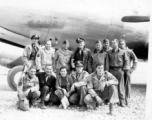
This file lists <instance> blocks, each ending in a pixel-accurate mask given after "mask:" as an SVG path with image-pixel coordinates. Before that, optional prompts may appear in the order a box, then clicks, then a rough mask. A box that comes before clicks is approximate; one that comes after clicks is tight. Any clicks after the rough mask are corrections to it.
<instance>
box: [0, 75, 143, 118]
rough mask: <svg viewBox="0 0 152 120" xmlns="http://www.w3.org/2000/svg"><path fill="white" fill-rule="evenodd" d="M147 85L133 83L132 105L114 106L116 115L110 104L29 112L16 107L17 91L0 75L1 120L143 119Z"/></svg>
mask: <svg viewBox="0 0 152 120" xmlns="http://www.w3.org/2000/svg"><path fill="white" fill-rule="evenodd" d="M145 94H146V85H145V84H134V85H132V92H131V99H130V102H131V103H130V107H125V108H122V107H119V106H116V105H115V106H114V115H113V116H109V115H107V113H108V112H109V109H108V106H101V107H99V108H98V109H97V110H88V111H86V112H80V111H79V109H78V108H76V107H75V108H69V109H68V110H63V109H59V108H57V107H51V108H48V109H46V110H41V109H39V108H31V109H30V110H29V111H27V112H23V111H20V110H18V109H17V108H16V101H17V93H16V92H14V91H12V90H11V89H10V88H9V87H8V85H7V80H6V75H2V74H1V75H0V98H1V99H0V120H23V119H26V120H27V119H29V120H34V119H38V120H42V119H43V120H51V119H54V120H58V119H63V120H69V119H71V120H88V119H92V120H143V119H144V117H145V101H146V96H145Z"/></svg>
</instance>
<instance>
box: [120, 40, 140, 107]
mask: <svg viewBox="0 0 152 120" xmlns="http://www.w3.org/2000/svg"><path fill="white" fill-rule="evenodd" d="M119 47H120V48H121V49H122V50H124V51H126V53H127V57H128V60H129V66H130V69H129V70H128V71H125V72H124V82H125V93H126V95H125V102H126V105H128V104H129V103H128V98H130V92H131V74H132V72H133V71H134V70H135V69H136V68H137V63H138V59H137V57H136V55H135V54H134V52H133V51H132V50H131V49H129V48H128V47H127V46H126V41H125V40H124V39H121V40H120V41H119ZM131 63H132V65H131Z"/></svg>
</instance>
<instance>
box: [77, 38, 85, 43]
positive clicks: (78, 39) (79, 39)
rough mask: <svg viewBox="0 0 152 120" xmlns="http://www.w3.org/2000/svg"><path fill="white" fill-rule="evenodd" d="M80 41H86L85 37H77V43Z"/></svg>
mask: <svg viewBox="0 0 152 120" xmlns="http://www.w3.org/2000/svg"><path fill="white" fill-rule="evenodd" d="M80 42H85V39H83V38H77V39H76V43H80Z"/></svg>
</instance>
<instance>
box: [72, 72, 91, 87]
mask: <svg viewBox="0 0 152 120" xmlns="http://www.w3.org/2000/svg"><path fill="white" fill-rule="evenodd" d="M88 76H89V74H88V72H86V71H84V70H83V71H82V73H80V75H79V76H78V77H77V72H72V73H71V74H70V77H71V80H72V82H73V83H78V88H80V87H81V86H84V85H86V84H87V81H86V78H87V77H88Z"/></svg>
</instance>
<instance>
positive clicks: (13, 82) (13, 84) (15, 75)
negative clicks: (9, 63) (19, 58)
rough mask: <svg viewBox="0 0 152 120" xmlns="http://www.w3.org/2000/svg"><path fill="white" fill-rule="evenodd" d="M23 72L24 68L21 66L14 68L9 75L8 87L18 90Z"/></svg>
mask: <svg viewBox="0 0 152 120" xmlns="http://www.w3.org/2000/svg"><path fill="white" fill-rule="evenodd" d="M22 70H23V66H21V65H20V66H16V67H14V68H12V69H11V70H10V71H9V73H8V75H7V82H8V85H9V87H10V88H11V89H12V90H14V91H16V90H17V84H18V81H19V79H20V77H21V74H22Z"/></svg>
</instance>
